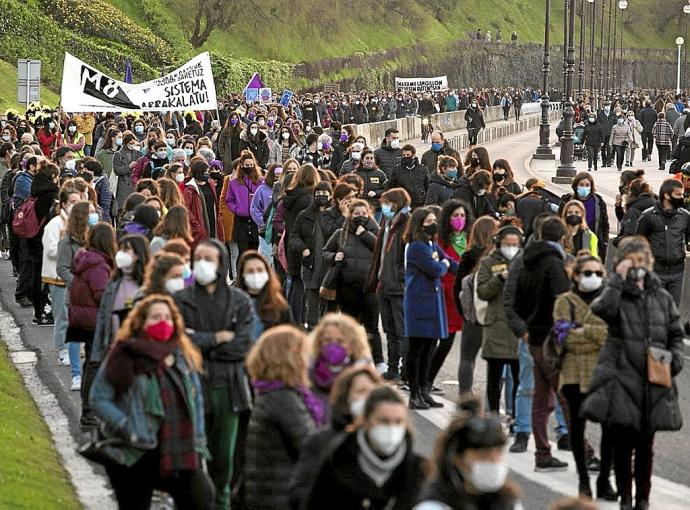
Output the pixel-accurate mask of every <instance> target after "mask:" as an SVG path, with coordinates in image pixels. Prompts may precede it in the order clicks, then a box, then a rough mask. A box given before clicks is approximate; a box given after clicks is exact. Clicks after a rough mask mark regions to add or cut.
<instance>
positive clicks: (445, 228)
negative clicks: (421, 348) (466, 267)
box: [428, 199, 472, 390]
mask: <svg viewBox="0 0 690 510" xmlns="http://www.w3.org/2000/svg"><path fill="white" fill-rule="evenodd" d="M471 214H472V213H471V211H470V210H469V208H467V207H466V206H465V204H464V202H462V201H460V200H456V199H453V200H448V201H447V202H446V203H445V204H444V205H443V209H442V210H441V216H440V218H439V221H438V227H439V229H438V230H439V236H438V244H439V246H440V247H441V249H442V250H443V251H444V252H445V254H446V255H447V256H448V258H449V259H452V260H454V261H455V262H460V259H461V258H462V255H463V253H465V248H466V247H467V240H468V237H469V232H470V224H471V218H470V215H471ZM441 283H442V284H443V294H444V296H445V298H446V317H448V337H447V338H440V339H439V343H438V347H436V350H435V351H434V355H433V357H432V358H431V366H430V368H429V381H428V382H429V384H431V385H432V390H433V389H434V387H433V383H434V379H435V378H436V376H437V375H438V373H439V371H440V370H441V367H442V366H443V362H444V361H445V360H446V356H448V353H449V352H450V349H451V348H452V347H453V342H454V341H455V334H456V333H457V332H458V331H460V330H462V315H460V314H459V313H458V308H457V306H456V304H455V299H456V296H455V293H454V291H453V288H454V286H455V272H453V271H448V272H447V273H446V274H445V275H444V276H443V278H442V280H441Z"/></svg>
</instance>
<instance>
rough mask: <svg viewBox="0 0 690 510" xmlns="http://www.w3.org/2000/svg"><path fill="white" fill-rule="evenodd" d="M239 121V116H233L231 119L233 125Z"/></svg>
mask: <svg viewBox="0 0 690 510" xmlns="http://www.w3.org/2000/svg"><path fill="white" fill-rule="evenodd" d="M238 122H239V119H238V118H237V117H233V118H231V119H230V125H231V126H236V125H237V123H238Z"/></svg>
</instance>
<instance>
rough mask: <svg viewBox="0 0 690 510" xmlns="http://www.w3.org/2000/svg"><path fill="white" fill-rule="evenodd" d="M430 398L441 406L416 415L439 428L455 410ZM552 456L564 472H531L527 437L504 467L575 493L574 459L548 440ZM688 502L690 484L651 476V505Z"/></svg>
mask: <svg viewBox="0 0 690 510" xmlns="http://www.w3.org/2000/svg"><path fill="white" fill-rule="evenodd" d="M434 399H435V400H437V401H438V402H441V403H443V405H444V407H443V408H438V409H430V410H428V411H417V413H418V414H419V416H421V417H422V418H424V419H425V420H427V421H429V422H430V423H431V424H433V425H435V426H436V427H438V428H440V429H443V428H445V427H446V425H448V422H449V421H450V418H451V416H452V414H453V410H454V409H455V404H454V403H453V402H451V401H450V400H447V399H445V398H442V397H439V396H436V395H434ZM551 446H552V449H553V451H554V456H555V457H557V458H559V459H560V460H563V461H565V462H568V470H567V471H556V472H550V473H537V472H535V471H534V451H535V448H534V440H533V438H532V437H530V442H529V445H528V448H527V451H526V452H525V453H508V452H507V453H506V460H507V463H508V467H509V468H510V469H511V470H512V471H513V472H515V473H518V474H519V475H520V476H523V477H525V478H527V479H528V480H530V481H531V482H534V483H537V484H539V485H543V486H544V487H547V488H548V489H549V490H551V491H553V492H557V493H559V494H563V495H564V496H577V472H576V470H575V460H574V459H573V457H572V454H571V453H570V452H558V451H557V448H556V445H555V444H554V443H552V445H551ZM590 480H591V482H590V483H591V486H592V490H593V491H595V489H596V473H594V474H592V475H591V476H590ZM611 480H612V483H613V484H614V486H615V481H614V476H613V473H611ZM689 501H690V487H686V486H685V485H681V484H679V483H675V482H672V481H670V480H666V479H665V478H660V477H658V476H652V493H651V502H650V503H651V508H652V509H663V510H686V509H687V508H688V502H689ZM596 504H597V506H598V508H599V509H601V510H607V509H611V510H614V509H617V508H619V506H618V503H610V502H604V501H600V500H596Z"/></svg>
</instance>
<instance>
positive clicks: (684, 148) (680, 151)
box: [671, 136, 690, 170]
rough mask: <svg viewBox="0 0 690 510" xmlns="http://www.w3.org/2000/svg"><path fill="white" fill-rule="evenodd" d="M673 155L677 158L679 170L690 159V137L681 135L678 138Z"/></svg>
mask: <svg viewBox="0 0 690 510" xmlns="http://www.w3.org/2000/svg"><path fill="white" fill-rule="evenodd" d="M671 157H672V158H673V159H675V160H676V162H677V164H678V170H680V167H682V166H683V165H684V164H685V163H687V162H688V161H690V137H686V136H681V137H680V138H678V145H676V150H674V151H673V156H671Z"/></svg>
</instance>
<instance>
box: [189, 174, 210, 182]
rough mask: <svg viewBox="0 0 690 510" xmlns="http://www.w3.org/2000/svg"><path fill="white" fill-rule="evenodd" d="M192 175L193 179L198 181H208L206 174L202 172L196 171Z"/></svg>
mask: <svg viewBox="0 0 690 510" xmlns="http://www.w3.org/2000/svg"><path fill="white" fill-rule="evenodd" d="M192 177H194V180H195V181H199V182H206V181H208V174H206V173H203V172H197V173H195V174H194V175H192Z"/></svg>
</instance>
